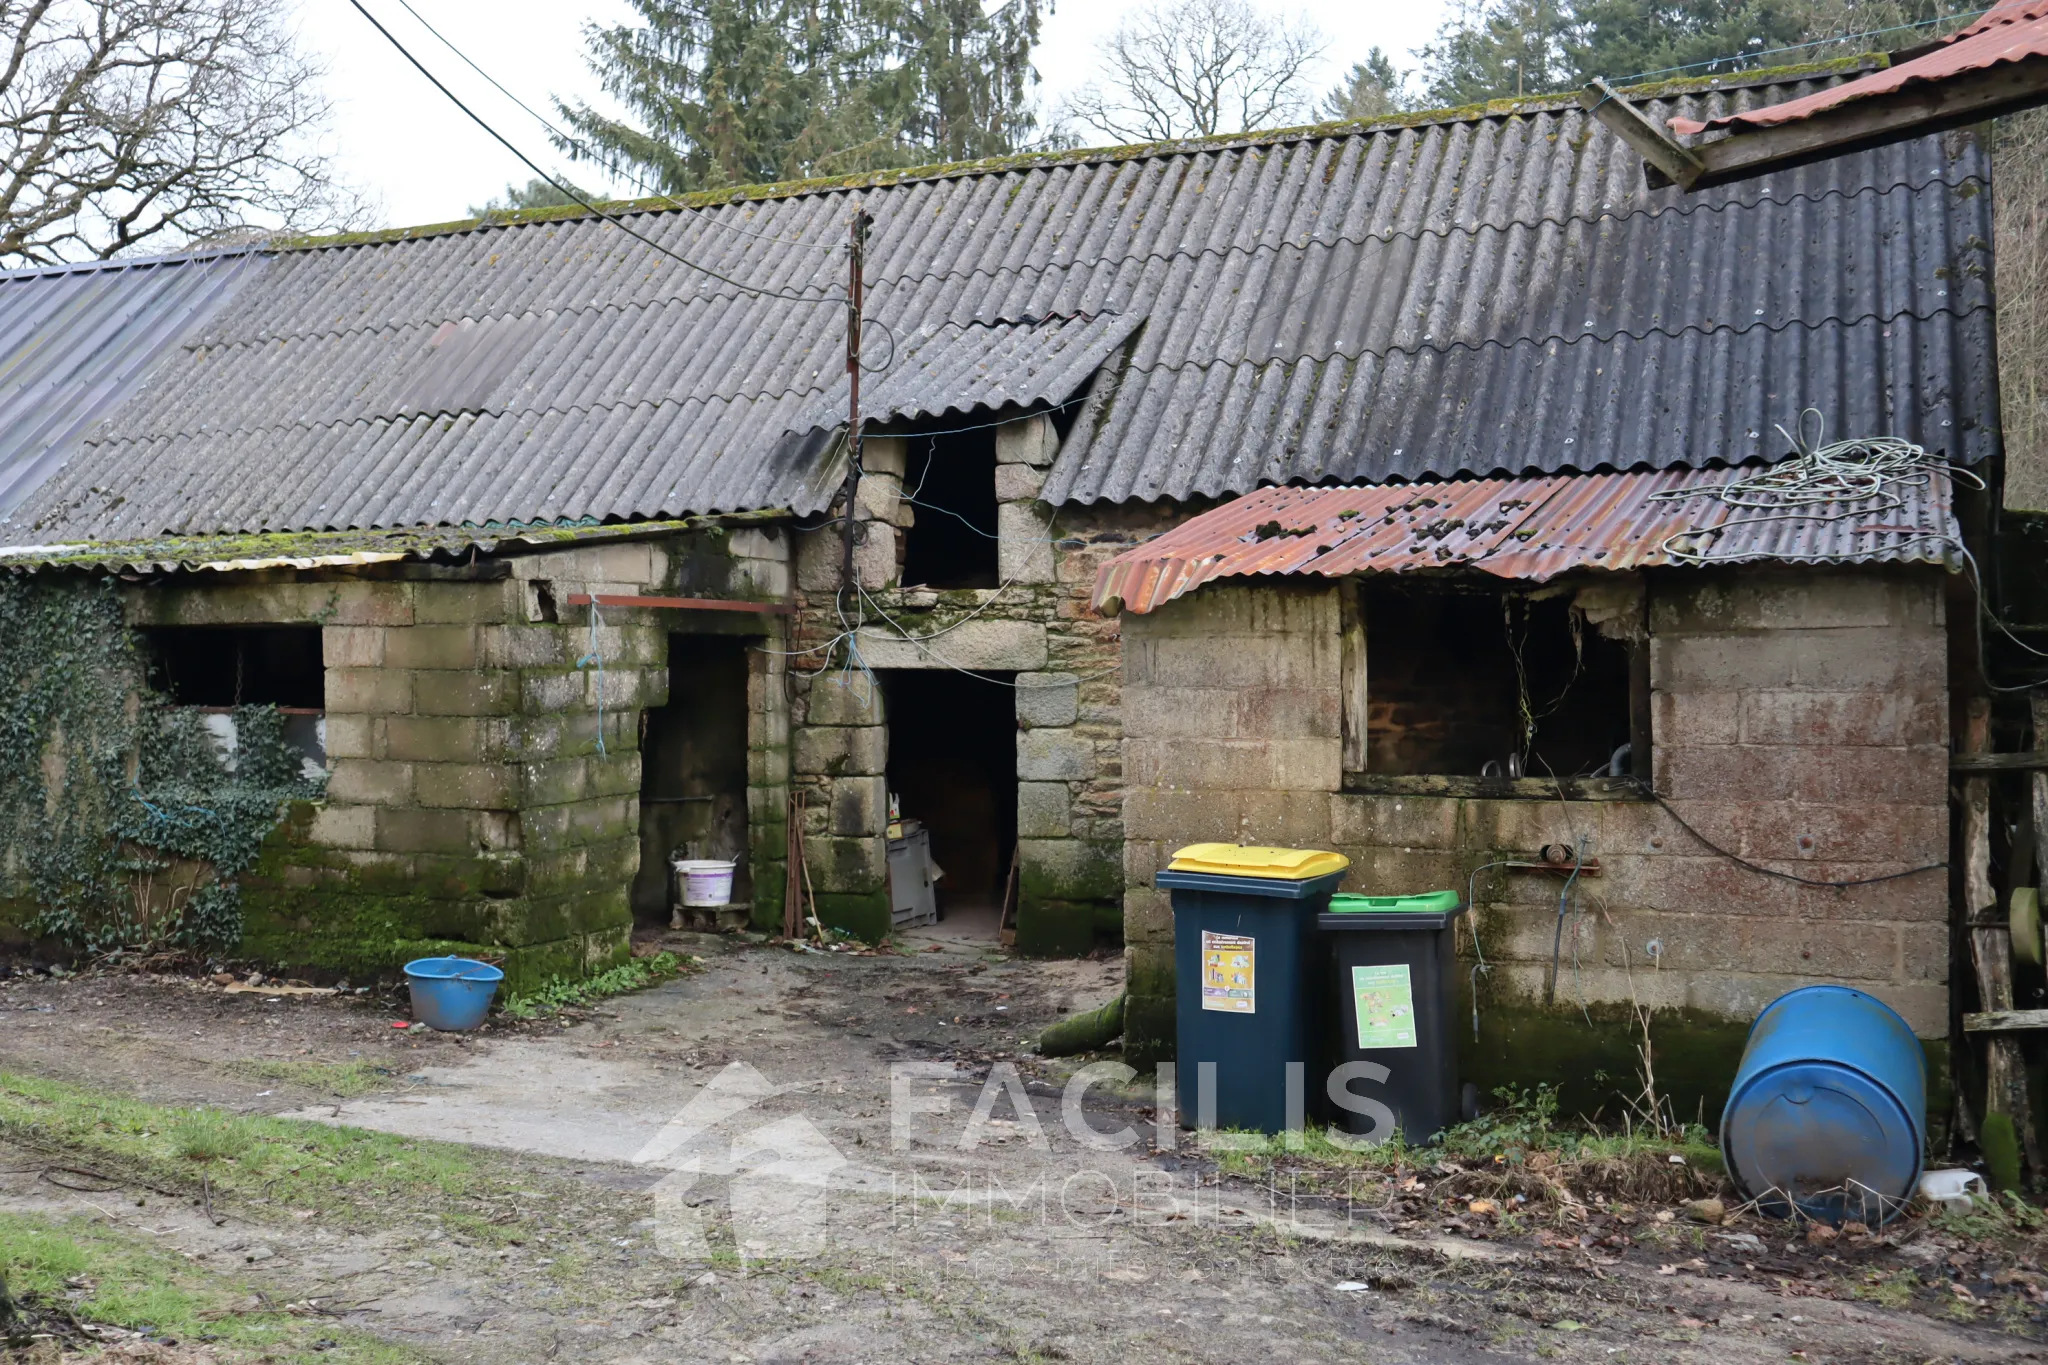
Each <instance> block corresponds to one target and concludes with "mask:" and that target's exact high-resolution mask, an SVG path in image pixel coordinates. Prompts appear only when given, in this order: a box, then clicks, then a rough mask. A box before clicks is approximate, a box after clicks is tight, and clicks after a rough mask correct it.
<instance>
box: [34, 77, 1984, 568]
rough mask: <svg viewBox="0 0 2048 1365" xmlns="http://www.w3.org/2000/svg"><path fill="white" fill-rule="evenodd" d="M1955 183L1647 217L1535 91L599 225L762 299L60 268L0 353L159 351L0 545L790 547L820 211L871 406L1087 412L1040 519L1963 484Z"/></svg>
mask: <svg viewBox="0 0 2048 1365" xmlns="http://www.w3.org/2000/svg"><path fill="white" fill-rule="evenodd" d="M1819 88H1821V85H1820V84H1816V83H1814V82H1803V83H1802V82H1791V83H1785V84H1777V85H1770V84H1759V85H1755V86H1749V87H1740V88H1731V89H1726V90H1717V91H1712V92H1709V93H1705V94H1689V95H1684V96H1682V97H1674V98H1671V99H1664V100H1653V101H1651V102H1650V103H1649V107H1648V112H1649V113H1650V114H1651V116H1652V117H1654V118H1666V117H1669V116H1671V115H1673V114H1677V113H1687V114H1691V115H1694V116H1700V115H1707V116H1711V115H1714V114H1719V113H1723V112H1726V111H1728V110H1730V109H1733V108H1738V107H1751V106H1754V105H1760V104H1766V103H1771V102H1775V101H1777V100H1781V99H1784V98H1788V97H1791V96H1793V95H1796V94H1799V93H1802V92H1805V91H1808V90H1813V89H1819ZM1987 175H1988V169H1987V164H1986V159H1985V156H1984V152H1983V149H1982V148H1981V146H1980V145H1979V143H1978V141H1977V139H1976V138H1975V137H1974V136H1973V135H1972V134H1970V133H1968V132H1959V133H1950V134H1947V135H1945V136H1942V137H1934V138H1926V139H1922V140H1919V141H1916V142H1910V143H1904V144H1898V145H1895V146H1892V147H1886V148H1880V149H1876V150H1873V151H1869V152H1864V153H1859V154H1857V155H1854V156H1851V157H1846V158H1842V159H1840V160H1838V161H1834V162H1829V163H1823V164H1820V165H1816V166H1810V167H1805V168H1802V169H1799V170H1794V171H1789V172H1784V173H1781V174H1778V175H1774V176H1770V177H1766V178H1764V179H1761V180H1758V181H1754V182H1748V183H1745V184H1742V185H1736V186H1729V187H1726V188H1723V189H1718V190H1713V191H1709V192H1706V193H1704V194H1700V195H1695V196H1691V197H1683V196H1680V195H1679V194H1678V193H1677V191H1675V190H1662V191H1650V190H1647V189H1646V188H1645V187H1644V185H1643V181H1642V175H1641V170H1640V162H1639V160H1638V159H1637V158H1635V157H1633V156H1632V155H1631V154H1630V153H1629V152H1628V151H1627V149H1626V148H1624V147H1622V146H1621V145H1620V144H1619V143H1618V142H1616V141H1615V140H1614V139H1613V138H1612V137H1611V135H1610V134H1608V133H1607V132H1606V130H1605V129H1604V128H1602V127H1600V126H1599V125H1598V124H1597V123H1596V122H1594V121H1593V120H1591V119H1590V118H1588V117H1587V116H1586V115H1585V113H1584V112H1583V111H1582V110H1580V109H1579V108H1578V106H1577V104H1576V102H1575V101H1549V102H1542V101H1538V102H1529V103H1525V104H1523V105H1522V106H1520V110H1519V112H1516V113H1514V114H1512V115H1504V114H1500V113H1498V112H1496V113H1494V114H1490V115H1488V116H1485V117H1474V118H1464V119H1457V120H1446V121H1441V122H1423V123H1420V124H1417V125H1415V126H1392V125H1387V126H1378V127H1367V128H1358V127H1350V128H1340V129H1333V130H1310V131H1308V132H1303V133H1295V134H1286V135H1274V136H1271V137H1267V138H1245V139H1236V140H1222V141H1218V142H1216V143H1212V144H1204V145H1199V146H1191V147H1186V148H1181V147H1171V148H1154V149H1140V150H1136V151H1132V150H1123V151H1117V152H1106V153H1076V154H1073V155H1070V156H1065V157H1054V158H1042V159H1037V160H1026V161H1023V162H1020V163H1004V164H1000V165H996V166H992V167H989V168H967V169H956V170H948V171H943V172H934V173H931V174H929V175H923V176H919V175H915V174H913V175H908V176H902V177H884V178H883V179H884V180H885V181H887V183H875V184H869V185H864V186H858V187H853V188H844V187H832V188H823V189H820V188H815V187H812V188H799V189H797V190H793V191H790V192H786V193H785V192H782V191H773V192H767V193H765V194H764V197H761V198H754V199H747V198H745V197H744V196H742V197H741V199H740V201H739V202H732V203H726V204H722V205H720V206H717V207H715V208H707V209H701V210H697V209H690V210H680V209H671V210H662V211H653V210H650V211H646V212H636V213H634V214H633V216H632V219H631V221H632V223H633V225H634V227H635V229H636V230H637V231H640V232H642V233H645V234H647V235H648V236H650V237H653V238H654V239H655V240H657V241H659V242H661V243H662V244H663V245H664V246H666V247H668V248H669V249H671V250H673V251H675V252H677V253H679V254H681V255H683V256H685V257H687V258H689V259H691V260H693V261H696V262H699V263H701V264H703V265H705V266H708V267H710V268H712V269H715V270H717V271H718V272H719V273H721V274H724V275H728V276H731V277H733V278H735V279H739V280H743V281H747V282H749V283H752V284H757V285H760V286H763V287H768V288H773V289H775V290H779V291H784V292H787V293H793V294H796V295H799V296H801V297H800V298H798V299H790V298H776V297H761V296H755V295H749V294H746V293H744V292H743V291H742V290H740V289H736V288H735V287H734V286H732V285H731V284H728V283H723V282H721V281H719V280H716V279H713V278H711V277H709V276H707V275H705V274H702V273H699V272H697V271H695V270H692V269H690V268H689V267H687V266H685V265H682V264H679V263H677V262H676V261H675V260H673V259H671V258H669V257H667V256H664V255H662V254H661V253H659V252H657V251H654V250H652V249H650V248H649V247H647V246H645V245H643V244H641V243H639V242H636V241H634V240H633V239H632V238H631V237H629V236H627V235H626V234H625V233H623V232H621V231H620V230H619V229H618V228H616V227H614V226H612V225H610V224H608V223H605V222H603V221H601V220H597V219H592V218H568V219H553V220H548V221H541V222H526V223H516V224H492V225H482V226H477V227H472V228H468V229H465V230H454V231H446V232H438V233H431V234H427V235H419V236H408V237H403V238H400V239H396V240H383V241H374V242H369V243H360V244H346V245H328V246H318V247H313V248H310V249H304V248H301V249H280V250H268V251H262V252H258V253H254V254H252V255H251V256H249V257H248V258H247V260H246V264H245V265H244V266H242V267H241V269H242V270H243V271H244V272H245V278H243V279H242V280H241V282H240V283H239V285H238V287H235V288H233V289H231V290H222V291H220V295H221V296H220V297H217V298H215V297H211V296H206V291H205V290H204V289H202V288H201V287H199V286H198V285H196V284H195V285H194V286H192V287H191V288H190V289H189V290H188V291H186V292H187V294H188V295H189V297H190V298H191V300H192V302H190V303H189V304H180V303H178V302H177V300H175V299H173V298H172V297H171V294H170V292H169V291H167V290H166V289H165V286H164V285H163V284H162V283H161V282H162V281H163V280H166V279H170V278H173V277H177V276H180V275H196V274H198V273H199V272H200V271H201V269H202V265H201V263H198V262H190V261H185V262H179V261H165V262H160V263H156V264H154V265H150V266H148V267H146V268H145V267H143V266H140V265H138V266H132V267H128V268H126V269H111V270H101V271H98V272H94V275H95V278H97V279H99V280H100V281H102V282H103V284H105V285H106V286H107V287H106V288H105V290H104V296H103V297H99V296H96V297H97V298H98V302H96V303H95V304H94V305H93V306H92V307H89V308H80V309H75V310H73V311H72V312H70V313H64V312H63V311H62V310H61V309H57V308H53V307H51V306H48V305H46V304H44V303H43V302H41V300H42V298H43V297H44V293H49V292H58V291H63V290H66V289H69V288H74V287H76V286H74V285H72V284H69V283H67V279H68V277H67V276H65V275H63V274H61V273H58V274H46V275H44V276H39V277H35V278H30V279H20V280H17V279H10V280H7V281H4V282H0V339H5V340H4V344H5V345H6V347H7V349H6V350H0V357H13V356H14V355H16V353H17V352H18V351H21V350H24V349H26V350H29V351H37V350H41V351H50V350H57V351H64V352H76V353H80V354H82V355H85V356H88V357H91V358H92V359H93V363H95V364H97V363H99V361H98V357H99V356H100V355H101V353H102V351H103V350H114V351H121V352H122V353H124V354H128V355H131V356H132V355H135V354H140V353H142V352H144V351H146V352H147V354H148V356H149V357H151V359H150V360H149V361H148V363H147V364H146V365H143V366H141V367H140V368H141V369H142V370H143V371H144V373H142V375H141V377H140V378H141V382H133V381H132V380H131V381H130V382H129V384H128V391H127V394H126V396H125V398H122V399H120V400H118V401H114V402H111V403H109V402H107V401H103V400H102V401H97V402H94V401H89V399H88V397H85V396H81V398H80V400H79V401H77V402H75V403H70V404H69V405H68V406H67V405H64V404H60V407H62V410H63V413H64V414H65V422H68V425H65V424H64V423H57V424H51V423H48V422H46V423H45V430H46V432H53V433H55V434H54V435H45V436H37V435H33V434H31V435H29V436H27V437H23V436H19V435H16V434H14V433H11V432H10V433H9V435H8V437H7V438H6V439H7V440H9V441H11V442H12V443H13V444H12V445H11V446H6V447H0V479H6V478H9V477H12V478H13V480H14V483H15V486H16V487H17V488H21V489H24V490H26V489H27V488H28V487H29V486H30V485H34V484H36V483H37V482H38V481H39V480H40V481H41V483H40V487H35V488H34V489H33V491H32V492H29V493H28V496H27V500H26V501H25V502H23V503H22V504H21V505H20V506H19V507H18V508H17V509H16V510H15V511H14V512H13V513H12V514H11V517H10V518H9V519H7V520H5V521H0V542H4V541H5V540H9V539H13V540H21V539H30V538H32V539H36V540H51V539H64V540H77V539H80V538H88V537H98V538H120V539H133V538H138V537H146V536H154V535H161V534H167V533H174V534H200V533H226V532H256V531H263V530H283V529H300V528H307V529H317V528H337V529H340V528H364V527H385V526H408V525H435V524H459V523H462V522H479V523H484V522H513V521H517V522H540V521H547V520H552V519H597V520H605V519H635V518H658V517H669V516H678V515H683V514H686V513H701V512H714V511H731V510H741V509H753V508H766V507H789V508H793V509H795V510H798V511H815V510H817V509H819V508H821V507H822V506H824V505H825V503H826V502H827V501H828V500H829V498H830V496H831V493H832V491H833V490H834V488H836V486H837V482H838V475H837V471H836V469H834V468H832V467H831V466H832V465H833V463H834V462H835V461H836V460H837V459H838V458H840V457H839V456H838V454H837V447H836V446H835V444H834V443H833V442H832V441H830V440H829V439H827V436H826V433H823V432H818V431H812V430H809V428H810V427H811V426H812V425H814V424H816V423H818V422H825V421H835V420H837V413H838V412H839V411H840V410H842V408H843V397H842V396H841V387H840V386H842V385H843V383H844V375H843V355H844V349H843V348H844V343H843V339H842V331H841V329H842V325H843V324H842V318H843V312H842V308H841V306H840V305H839V304H837V303H836V302H832V301H831V295H832V294H833V291H835V290H836V289H837V288H838V287H839V281H840V278H841V275H842V273H843V270H844V253H843V250H842V249H841V247H842V241H843V235H844V232H845V225H846V221H847V218H848V216H849V214H850V212H851V209H852V205H853V202H854V201H855V200H856V199H858V200H860V201H861V202H862V203H863V204H864V206H865V207H866V209H867V211H868V212H869V213H871V214H872V215H873V216H874V218H875V224H874V229H873V233H872V236H871V239H870V247H869V268H868V278H869V281H870V284H869V289H868V297H869V305H870V311H871V314H872V315H873V316H875V317H876V318H878V319H880V320H881V321H882V323H883V324H885V326H886V327H887V329H888V330H889V332H890V333H892V334H893V335H894V336H895V337H896V338H897V339H898V342H899V345H898V350H899V351H900V352H901V354H900V355H899V356H898V357H897V362H896V365H895V367H894V368H893V369H892V370H891V371H889V372H888V373H884V374H881V375H879V376H875V375H871V376H870V377H869V378H868V379H867V380H865V381H864V388H865V389H866V390H867V391H868V392H869V393H870V394H871V395H873V398H874V400H876V401H871V402H870V403H868V404H867V405H866V406H867V407H868V408H869V410H871V411H877V412H881V413H884V414H896V415H901V416H910V415H918V414H922V415H933V414H942V413H946V412H960V411H968V410H972V409H975V408H978V407H984V406H995V405H999V404H1002V403H1019V402H1022V403H1058V402H1067V401H1071V400H1072V399H1073V397H1074V396H1075V395H1077V394H1080V393H1084V392H1085V393H1087V394H1088V395H1089V396H1088V400H1087V402H1086V404H1085V405H1084V406H1083V407H1082V408H1081V409H1080V413H1079V420H1078V422H1077V424H1076V425H1075V427H1074V430H1073V431H1072V433H1071V434H1070V435H1069V437H1068V439H1067V440H1066V442H1065V444H1064V446H1063V448H1062V450H1061V453H1060V456H1059V458H1058V461H1057V462H1056V464H1055V466H1054V468H1053V470H1052V473H1051V476H1050V479H1049V481H1048V484H1047V488H1046V495H1047V496H1048V497H1050V498H1052V499H1055V500H1058V501H1094V500H1100V499H1114V500H1123V499H1130V498H1144V499H1150V498H1157V497H1167V496H1170V497H1186V496H1190V495H1197V494H1199V495H1208V496H1217V495H1223V494H1229V493H1234V492H1243V491H1246V490H1249V489H1251V488H1253V487H1256V486H1258V485H1259V484H1261V483H1271V482H1316V481H1335V480H1366V479H1369V480H1387V479H1404V478H1406V479H1412V478H1417V477H1422V476H1427V475H1443V476H1449V475H1453V474H1458V473H1467V474H1478V475H1484V474H1490V473H1495V472H1505V473H1522V472H1528V471H1539V472H1540V471H1550V470H1559V469H1580V470H1591V469H1599V468H1610V467H1611V468H1618V469H1625V468H1631V467H1638V466H1642V467H1653V468H1662V467H1671V466H1698V465H1702V464H1707V463H1713V462H1733V461H1739V460H1743V459H1748V458H1751V457H1755V456H1765V455H1777V454H1780V453H1782V452H1783V442H1782V441H1781V440H1780V439H1779V438H1778V437H1777V436H1776V434H1775V432H1774V431H1773V430H1772V426H1773V424H1774V423H1778V422H1785V423H1787V424H1789V423H1790V421H1791V420H1792V419H1793V418H1794V416H1795V415H1796V413H1797V412H1798V411H1799V409H1800V408H1802V407H1805V406H1809V405H1811V406H1815V407H1818V408H1820V409H1821V411H1822V412H1823V413H1824V414H1825V415H1826V417H1827V420H1828V423H1829V428H1828V429H1829V432H1830V434H1831V435H1849V434H1878V433H1894V434H1898V435H1903V436H1907V437H1910V438H1912V439H1915V440H1919V441H1921V442H1922V443H1923V444H1926V445H1928V446H1930V447H1931V448H1940V449H1944V450H1946V451H1947V452H1948V453H1949V454H1950V455H1952V456H1953V457H1954V458H1957V459H1959V460H1963V461H1975V460H1978V459H1981V458H1983V457H1985V456H1987V455H1990V454H1992V453H1994V452H1995V451H1996V449H1997V439H1998V438H1997V429H1996V427H1997V423H1996V401H1997V398H1996V384H1995V378H1994V373H1993V363H1994V354H1993V343H1992V320H1991V305H1990V289H1989V263H1990V236H1991V228H1990V205H1989V196H1988V195H1986V194H1984V193H1982V191H1983V190H1984V188H1985V186H1986V177H1987ZM735 229H736V230H735ZM203 268H204V269H205V270H208V271H212V272H214V273H220V272H221V271H222V270H223V269H224V267H223V266H221V265H220V264H217V263H216V264H212V265H207V266H204V267H203ZM146 280H153V281H154V282H151V283H146V284H145V283H141V282H143V281H146ZM123 281H137V282H138V283H137V284H136V286H135V287H136V288H139V289H142V290H144V292H150V291H155V292H154V296H156V297H160V298H161V299H162V300H163V302H162V303H161V304H160V305H155V306H153V307H155V308H157V309H158V310H159V311H152V307H141V306H138V305H136V304H134V303H131V302H129V301H127V300H126V299H125V298H124V294H125V292H126V291H125V288H124V286H123V285H122V283H121V282H123ZM39 291H40V292H39ZM202 297H205V298H206V301H205V302H204V303H203V304H202V303H201V302H200V301H199V300H201V298H202ZM812 297H815V298H817V299H819V300H823V301H822V302H811V301H808V300H809V299H810V298H812ZM166 310H167V311H166ZM131 318H132V320H131ZM1033 320H1038V321H1033ZM131 329H140V330H141V332H142V334H143V336H142V338H141V339H134V340H131V338H130V330H131ZM167 331H170V332H175V333H176V334H177V335H176V336H175V338H174V340H175V344H166V343H165V341H164V340H163V336H164V334H165V333H166V332H167ZM1112 336H1113V337H1114V339H1113V340H1111V339H1110V338H1111V337H1112ZM152 348H153V349H152ZM881 351H882V347H881V345H880V344H879V342H878V341H877V340H876V339H875V338H872V337H871V339H870V342H869V351H868V354H869V359H870V362H871V363H876V362H878V361H880V360H882V359H883V358H884V357H883V356H882V355H881V354H880V352H881ZM1104 357H1107V364H1106V366H1105V365H1104V364H1103V360H1104ZM0 363H5V361H0ZM1099 366H1100V367H1102V368H1101V372H1100V375H1099V377H1098V378H1096V379H1095V380H1094V381H1093V388H1092V390H1091V389H1089V387H1088V385H1089V383H1090V375H1091V374H1094V373H1095V372H1096V371H1097V369H1098V367H1099ZM129 368H130V369H135V368H137V366H135V365H134V364H133V363H131V364H130V366H129ZM80 393H81V395H83V394H84V391H83V390H81V391H80ZM86 426H89V428H90V429H89V430H83V431H82V432H81V430H80V428H81V427H86ZM39 443H40V444H39ZM9 452H11V453H9ZM58 463H61V464H62V468H61V470H58V471H57V472H55V473H54V474H52V473H50V470H51V468H52V466H54V465H55V464H58ZM23 471H32V472H23ZM95 490H100V491H97V492H96V491H95ZM5 506H6V504H5V502H4V501H0V508H4V507H5ZM31 524H33V525H36V526H38V527H39V528H41V529H39V530H38V531H36V532H35V534H34V535H33V536H32V537H30V536H26V535H24V534H23V528H25V527H26V526H28V525H31Z"/></svg>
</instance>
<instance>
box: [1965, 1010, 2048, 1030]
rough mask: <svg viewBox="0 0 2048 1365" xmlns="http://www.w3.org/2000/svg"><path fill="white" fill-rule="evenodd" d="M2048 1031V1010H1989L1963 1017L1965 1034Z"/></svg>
mask: <svg viewBox="0 0 2048 1365" xmlns="http://www.w3.org/2000/svg"><path fill="white" fill-rule="evenodd" d="M2037 1028H2039V1029H2048V1010H1987V1011H1985V1012H1984V1013H1983V1014H1966V1015H1964V1016H1963V1032H1965V1033H2024V1032H2026V1031H2028V1030H2030V1029H2037Z"/></svg>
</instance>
